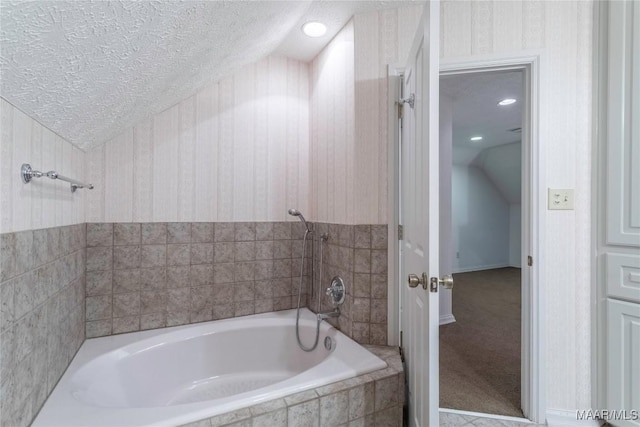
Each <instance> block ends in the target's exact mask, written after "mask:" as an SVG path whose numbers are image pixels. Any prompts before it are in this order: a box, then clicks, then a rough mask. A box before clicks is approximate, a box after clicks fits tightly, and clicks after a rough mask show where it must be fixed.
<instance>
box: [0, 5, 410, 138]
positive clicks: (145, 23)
mask: <svg viewBox="0 0 640 427" xmlns="http://www.w3.org/2000/svg"><path fill="white" fill-rule="evenodd" d="M403 3H409V2H394V1H319V0H315V1H314V0H297V1H255V2H254V1H128V0H117V1H116V0H111V1H96V2H91V1H86V0H82V1H29V2H27V1H2V2H1V3H0V15H1V21H0V25H1V29H0V78H1V86H0V95H1V96H2V97H3V98H5V99H6V100H7V101H9V102H10V103H12V104H13V105H15V106H16V107H17V108H19V109H21V110H22V111H24V112H25V113H26V114H28V115H29V116H31V117H33V118H34V119H36V120H38V121H39V122H40V123H42V124H43V125H45V126H47V127H48V128H50V129H51V130H53V131H54V132H56V133H58V134H59V135H60V136H62V137H64V138H65V139H67V140H69V141H70V142H72V143H74V144H75V145H77V146H78V147H80V148H83V149H86V148H89V147H91V146H94V145H97V144H100V143H102V142H104V141H107V140H109V139H111V138H113V137H115V136H117V135H118V134H120V133H121V132H122V131H124V130H125V129H128V128H129V127H131V126H133V125H135V124H136V123H138V122H140V121H142V120H144V119H145V118H147V117H149V116H151V115H153V114H156V113H159V112H161V111H163V110H165V109H167V108H169V107H171V106H172V105H174V104H176V103H177V102H179V101H181V100H183V99H186V98H188V97H189V96H191V95H193V94H195V93H196V92H197V91H198V90H200V89H201V88H203V87H205V86H206V85H208V84H211V83H213V82H215V81H218V80H220V79H222V78H223V77H225V76H227V75H229V74H231V73H232V72H234V71H235V70H237V69H238V68H240V67H242V66H243V65H246V64H248V63H251V62H255V61H257V60H259V59H261V58H263V57H264V56H266V55H269V54H271V53H279V54H283V55H287V56H290V57H295V58H298V59H301V60H309V59H311V58H313V57H314V56H315V54H317V52H318V51H319V50H320V49H322V47H324V45H326V43H327V42H328V41H329V40H330V39H331V38H332V37H333V35H335V34H336V33H337V32H338V30H339V29H340V28H341V27H342V26H343V25H344V24H345V23H346V22H347V21H348V19H349V18H350V17H351V16H352V15H353V14H354V13H359V12H363V11H365V10H371V9H377V8H387V7H398V6H402V4H403ZM309 20H324V21H325V22H326V24H327V26H328V32H327V34H326V35H325V36H324V37H321V38H319V39H317V40H312V39H309V38H305V37H303V36H302V35H301V32H300V26H301V25H302V24H303V23H304V22H307V21H309Z"/></svg>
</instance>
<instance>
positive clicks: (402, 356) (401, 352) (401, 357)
mask: <svg viewBox="0 0 640 427" xmlns="http://www.w3.org/2000/svg"><path fill="white" fill-rule="evenodd" d="M400 360H402V361H403V362H404V351H402V331H400Z"/></svg>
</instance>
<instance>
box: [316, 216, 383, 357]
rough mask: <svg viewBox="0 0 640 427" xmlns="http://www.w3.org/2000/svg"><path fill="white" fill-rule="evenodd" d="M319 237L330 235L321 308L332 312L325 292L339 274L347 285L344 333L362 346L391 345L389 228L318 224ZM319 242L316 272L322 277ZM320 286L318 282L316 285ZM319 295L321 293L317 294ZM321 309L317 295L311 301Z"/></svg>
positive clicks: (339, 324) (339, 323)
mask: <svg viewBox="0 0 640 427" xmlns="http://www.w3.org/2000/svg"><path fill="white" fill-rule="evenodd" d="M315 230H316V235H317V236H320V235H322V234H324V233H328V236H329V240H328V241H327V242H326V243H325V244H324V254H323V263H322V264H323V279H322V284H321V285H320V286H319V288H320V289H322V290H323V292H321V293H320V296H321V298H322V299H321V304H322V305H321V309H322V310H328V309H331V306H330V305H329V300H328V298H327V297H326V296H325V294H324V289H326V288H327V287H329V285H330V283H331V279H332V278H333V277H334V276H336V275H339V276H341V277H342V278H343V279H344V280H345V283H346V286H347V299H346V301H345V303H344V305H343V306H342V307H341V310H342V314H341V316H340V318H338V320H337V322H335V321H332V323H334V324H335V325H336V326H337V327H338V328H339V329H340V330H341V331H342V332H344V333H345V334H346V335H348V336H350V337H351V338H353V339H354V340H356V341H357V342H359V343H361V344H376V345H386V344H387V283H388V279H387V226H386V225H344V224H326V223H316V224H315ZM317 242H318V241H317V240H316V250H315V254H314V255H315V259H316V267H315V271H314V273H315V274H316V278H317V277H318V276H319V274H320V269H319V259H320V250H319V246H318V243H317ZM316 283H317V282H316ZM315 295H316V296H317V293H316V294H315ZM309 307H310V308H311V309H313V310H315V309H316V307H317V300H316V299H315V296H314V298H313V299H312V300H310V302H309Z"/></svg>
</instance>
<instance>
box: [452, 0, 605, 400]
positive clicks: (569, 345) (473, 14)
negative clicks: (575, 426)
mask: <svg viewBox="0 0 640 427" xmlns="http://www.w3.org/2000/svg"><path fill="white" fill-rule="evenodd" d="M441 6H442V8H441V38H440V40H441V51H440V52H441V56H442V60H444V61H446V60H468V59H472V58H479V57H480V56H483V55H491V54H493V55H496V54H514V53H520V54H523V55H524V54H526V53H531V50H532V49H534V50H536V52H539V53H540V54H541V55H542V60H541V64H540V66H541V69H540V73H541V74H540V81H539V84H540V108H539V114H540V117H539V119H540V122H539V144H540V150H541V154H542V156H543V160H544V163H543V167H542V169H541V171H540V173H541V176H540V177H539V178H540V182H541V184H542V185H543V187H552V188H574V189H575V195H576V200H575V210H573V211H546V210H543V211H541V212H540V215H541V217H542V218H541V220H542V222H543V223H544V225H545V233H544V235H541V236H533V238H534V239H537V240H538V241H539V242H540V243H541V244H542V247H541V248H540V253H541V254H542V256H543V259H541V260H534V262H537V261H540V264H541V265H542V266H543V267H544V270H543V271H542V273H543V276H542V277H540V278H539V280H540V283H543V284H544V289H545V291H546V295H545V323H546V325H547V328H546V330H545V335H546V343H544V348H545V349H546V351H547V358H546V361H545V363H544V365H545V368H546V373H547V381H546V398H547V405H548V407H549V408H553V409H564V410H575V409H577V408H589V407H590V405H591V370H590V365H591V342H590V334H591V309H590V300H591V289H590V283H591V281H590V277H589V274H590V263H591V256H590V244H591V243H590V236H591V233H590V224H591V212H590V203H591V202H590V184H591V144H590V141H591V129H592V126H591V108H592V103H591V95H592V87H591V83H592V82H591V77H592V76H591V73H592V63H593V61H592V40H593V38H592V36H593V34H592V32H593V4H592V2H590V1H526V2H510V1H497V0H496V1H482V2H476V1H453V0H444V1H443V2H442V3H441ZM542 193H545V188H542V189H541V194H538V195H537V197H538V198H539V199H538V200H539V202H540V204H541V206H543V207H544V206H546V204H545V203H544V198H545V194H542ZM557 325H562V328H558V327H557Z"/></svg>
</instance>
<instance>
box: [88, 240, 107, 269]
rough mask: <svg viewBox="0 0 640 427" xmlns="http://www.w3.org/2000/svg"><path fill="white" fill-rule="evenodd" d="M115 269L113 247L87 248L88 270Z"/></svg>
mask: <svg viewBox="0 0 640 427" xmlns="http://www.w3.org/2000/svg"><path fill="white" fill-rule="evenodd" d="M112 269H113V247H111V246H105V247H93V248H87V271H100V270H112Z"/></svg>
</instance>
